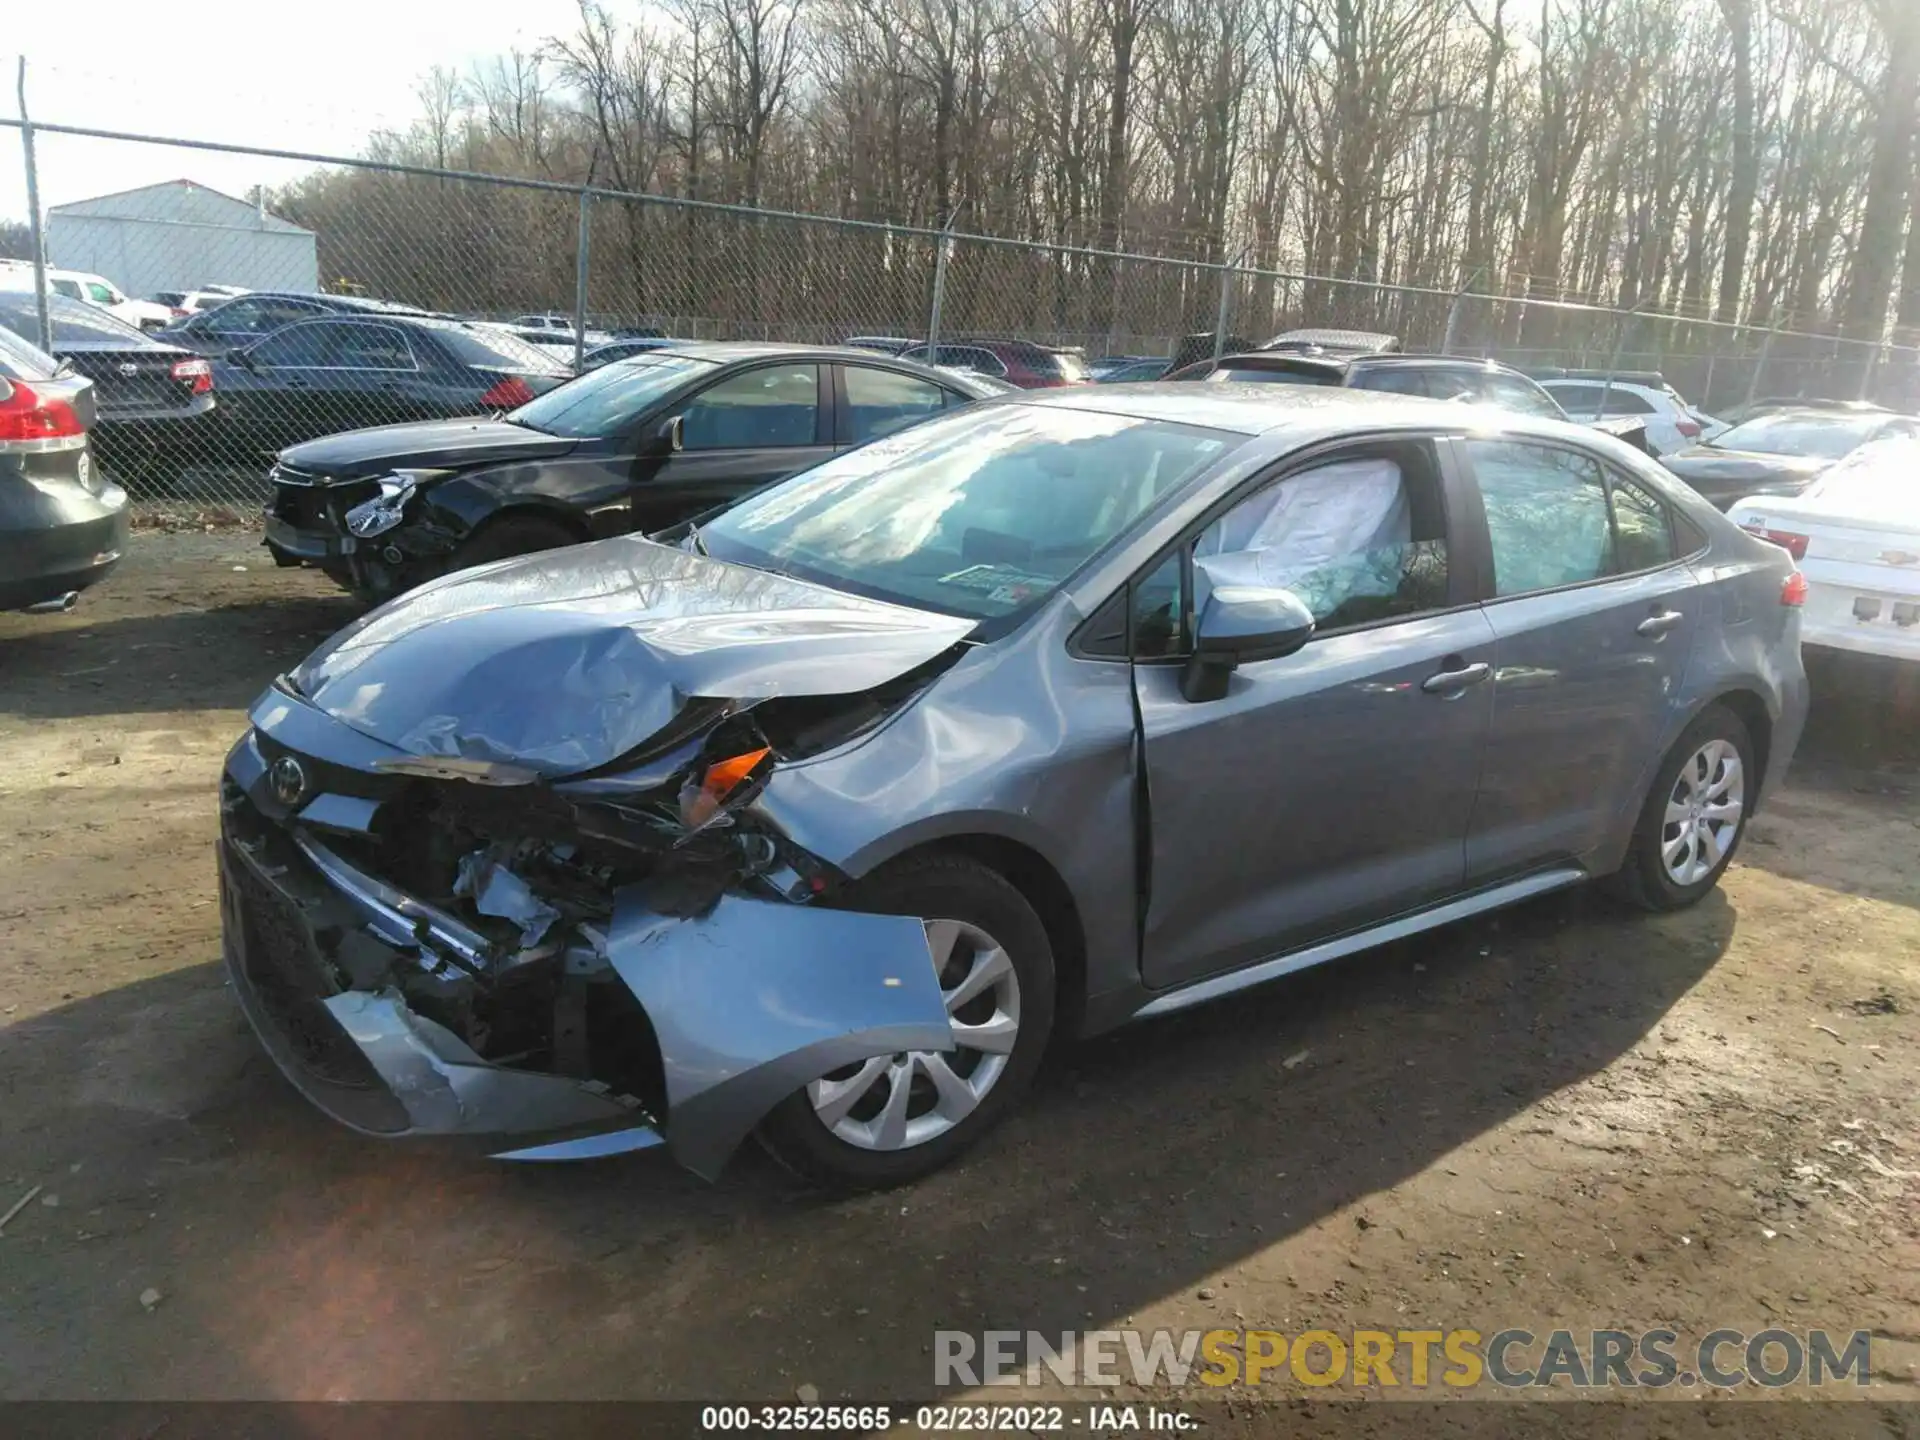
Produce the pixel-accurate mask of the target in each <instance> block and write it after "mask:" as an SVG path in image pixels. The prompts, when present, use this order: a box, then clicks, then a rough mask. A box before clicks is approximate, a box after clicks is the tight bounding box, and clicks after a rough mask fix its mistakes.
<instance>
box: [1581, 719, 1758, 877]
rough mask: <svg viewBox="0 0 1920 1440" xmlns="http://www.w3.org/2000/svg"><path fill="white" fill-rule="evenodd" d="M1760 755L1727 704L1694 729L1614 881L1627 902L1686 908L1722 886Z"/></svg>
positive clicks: (1649, 804) (1670, 757) (1657, 780)
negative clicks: (1755, 764)
mask: <svg viewBox="0 0 1920 1440" xmlns="http://www.w3.org/2000/svg"><path fill="white" fill-rule="evenodd" d="M1753 753H1754V752H1753V738H1752V737H1751V736H1750V735H1748V733H1747V727H1746V726H1745V725H1744V724H1742V723H1741V720H1740V717H1739V716H1738V715H1735V714H1734V713H1733V712H1732V711H1731V710H1729V709H1727V708H1726V707H1725V706H1724V705H1709V706H1708V707H1707V708H1706V709H1705V710H1703V711H1701V713H1700V714H1699V715H1698V716H1696V717H1695V718H1694V721H1693V723H1692V724H1691V725H1689V726H1687V728H1686V730H1685V731H1684V732H1683V733H1682V734H1681V736H1680V738H1679V740H1677V741H1675V742H1674V746H1673V749H1672V750H1671V751H1669V752H1668V754H1667V758H1666V759H1665V760H1664V761H1662V762H1661V765H1660V770H1659V773H1658V774H1657V775H1655V777H1654V781H1653V788H1652V789H1651V790H1650V791H1649V792H1648V793H1647V801H1646V804H1645V806H1644V807H1643V808H1642V809H1641V812H1640V821H1639V823H1638V824H1637V825H1636V826H1635V827H1634V832H1633V840H1632V842H1631V843H1630V844H1629V846H1628V848H1627V858H1626V862H1625V863H1624V864H1623V865H1622V866H1621V867H1620V871H1619V873H1618V874H1617V875H1616V876H1615V877H1614V881H1615V888H1616V889H1617V890H1618V891H1619V892H1620V894H1621V895H1622V896H1623V897H1624V898H1625V899H1626V900H1628V901H1629V902H1631V903H1632V904H1635V905H1638V906H1639V907H1640V908H1641V909H1643V910H1651V911H1656V912H1662V911H1670V910H1684V909H1685V908H1686V907H1687V906H1689V905H1693V904H1695V903H1697V902H1698V901H1699V900H1701V899H1702V898H1703V897H1705V895H1706V894H1707V892H1708V891H1709V890H1711V889H1713V887H1714V886H1715V885H1717V884H1719V883H1720V876H1721V875H1722V873H1724V872H1725V870H1726V868H1727V865H1728V863H1729V862H1731V861H1732V859H1733V855H1734V851H1735V850H1737V849H1738V848H1739V846H1740V837H1741V836H1742V835H1744V834H1745V833H1746V828H1747V808H1748V806H1749V805H1750V804H1751V802H1752V798H1753V795H1754V792H1755V790H1756V788H1757V787H1758V785H1759V782H1760V776H1759V773H1758V772H1757V771H1756V770H1755V768H1754V762H1753Z"/></svg>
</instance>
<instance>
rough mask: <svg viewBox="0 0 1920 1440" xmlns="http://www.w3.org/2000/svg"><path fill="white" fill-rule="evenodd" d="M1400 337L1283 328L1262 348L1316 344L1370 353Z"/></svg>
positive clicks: (1331, 348) (1329, 330)
mask: <svg viewBox="0 0 1920 1440" xmlns="http://www.w3.org/2000/svg"><path fill="white" fill-rule="evenodd" d="M1399 343H1400V337H1399V336H1397V335H1387V334H1384V333H1382V332H1381V331H1378V330H1333V329H1312V328H1310V329H1306V330H1283V331H1281V332H1280V334H1278V335H1276V336H1274V337H1273V338H1272V339H1271V340H1269V341H1267V344H1266V346H1265V347H1263V348H1272V347H1274V346H1280V345H1318V346H1320V347H1321V348H1323V349H1326V350H1348V351H1357V352H1360V353H1372V352H1374V351H1377V350H1380V349H1382V348H1383V347H1385V346H1388V345H1398V344H1399Z"/></svg>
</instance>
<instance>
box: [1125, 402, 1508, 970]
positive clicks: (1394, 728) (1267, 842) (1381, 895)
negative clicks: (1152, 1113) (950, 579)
mask: <svg viewBox="0 0 1920 1440" xmlns="http://www.w3.org/2000/svg"><path fill="white" fill-rule="evenodd" d="M1454 487H1455V482H1454V481H1452V480H1451V479H1450V478H1449V477H1447V476H1446V475H1445V474H1444V473H1443V471H1442V469H1441V467H1440V465H1439V464H1438V453H1437V450H1436V448H1435V446H1434V445H1433V443H1432V442H1430V441H1427V440H1416V441H1405V440H1399V441H1394V442H1391V443H1377V444H1370V445H1365V446H1359V447H1349V448H1343V449H1337V450H1334V451H1331V452H1327V453H1324V454H1321V455H1318V456H1316V457H1314V458H1313V459H1311V460H1310V461H1307V462H1305V463H1297V464H1294V465H1292V466H1291V467H1290V468H1289V470H1288V472H1287V473H1285V474H1284V475H1283V476H1280V477H1278V478H1276V479H1274V480H1272V481H1271V482H1269V483H1266V484H1263V485H1261V486H1260V487H1259V488H1258V489H1257V490H1256V491H1255V492H1254V493H1253V494H1251V495H1249V496H1248V497H1247V498H1245V499H1243V500H1240V501H1239V502H1238V503H1236V504H1234V505H1233V506H1232V507H1231V508H1230V509H1228V510H1227V511H1226V512H1225V513H1224V514H1222V515H1220V516H1219V517H1218V518H1216V519H1213V520H1212V521H1211V522H1210V523H1207V524H1206V525H1205V526H1204V528H1202V529H1201V530H1200V531H1199V533H1198V534H1197V536H1196V537H1195V539H1194V540H1192V541H1191V542H1190V543H1189V544H1187V545H1185V546H1183V547H1181V548H1180V549H1178V550H1176V552H1175V553H1174V554H1173V555H1171V556H1169V557H1168V558H1167V559H1165V560H1163V561H1162V562H1160V564H1159V565H1158V566H1157V567H1156V568H1154V569H1153V570H1152V572H1151V573H1150V574H1149V575H1148V576H1147V577H1146V578H1145V580H1144V581H1143V582H1142V583H1141V585H1140V586H1139V587H1138V591H1139V593H1138V594H1137V595H1136V598H1135V613H1136V617H1137V619H1136V623H1135V625H1134V626H1133V627H1132V629H1133V632H1134V635H1135V640H1136V643H1135V647H1134V648H1135V654H1136V657H1137V658H1136V663H1135V666H1134V674H1135V689H1136V695H1137V698H1138V704H1139V714H1140V726H1141V730H1142V735H1143V753H1144V765H1145V774H1146V782H1147V787H1146V788H1147V808H1148V811H1149V814H1150V821H1149V824H1150V829H1151V835H1150V838H1149V842H1148V844H1149V849H1150V855H1151V860H1150V866H1149V875H1148V877H1147V879H1146V891H1147V900H1146V912H1145V916H1144V926H1143V949H1142V970H1143V974H1144V976H1145V979H1146V981H1147V983H1148V984H1149V985H1151V986H1153V987H1154V988H1162V987H1167V986H1174V985H1179V984H1183V983H1186V982H1188V981H1191V980H1194V979H1196V978H1198V977H1200V976H1203V975H1207V974H1210V973H1215V972H1219V971H1224V970H1229V969H1234V968H1238V967H1239V966H1241V965H1245V964H1249V963H1253V962H1256V961H1259V960H1262V959H1265V958H1267V957H1269V956H1273V955H1276V954H1280V953H1283V952H1285V951H1288V950H1292V949H1296V948H1299V947H1301V946H1303V945H1307V944H1311V943H1312V942H1314V941H1316V940H1320V939H1324V938H1327V937H1330V936H1333V935H1336V934H1340V933H1343V932H1346V931H1350V930H1353V929H1357V928H1361V927H1364V926H1366V925H1368V924H1371V923H1374V922H1377V921H1380V920H1384V919H1386V918H1388V917H1389V916H1392V915H1395V914H1399V913H1403V912H1405V911H1409V910H1413V909H1417V908H1419V907H1421V906H1424V905H1427V904H1430V903H1432V902H1434V901H1437V900H1439V899H1441V898H1443V897H1445V896H1447V895H1450V894H1452V893H1453V892H1455V891H1457V890H1458V889H1459V888H1460V884H1461V877H1462V873H1463V871H1464V855H1463V851H1464V845H1465V840H1466V834H1467V825H1468V822H1469V820H1470V818H1471V816H1472V812H1473V799H1474V792H1475V787H1476V784H1477V780H1478V775H1479V768H1480V760H1481V751H1482V748H1483V747H1484V744H1485V742H1486V737H1487V730H1488V725H1489V720H1490V716H1491V705H1490V686H1489V685H1488V684H1487V683H1486V682H1487V681H1488V679H1489V678H1490V677H1491V675H1492V671H1493V666H1492V659H1493V632H1492V628H1491V627H1490V626H1489V625H1488V623H1487V620H1486V617H1485V616H1484V615H1483V614H1482V613H1481V611H1480V608H1479V607H1478V606H1477V605H1476V604H1475V603H1473V600H1474V597H1473V594H1472V592H1471V589H1470V581H1471V575H1470V574H1467V575H1464V576H1463V575H1462V574H1460V573H1458V572H1457V570H1456V567H1455V565H1454V560H1453V553H1454V551H1455V550H1456V549H1457V548H1458V547H1457V543H1456V541H1455V540H1454V538H1453V530H1454V527H1455V522H1454V520H1453V519H1452V517H1453V515H1454V512H1455V511H1456V509H1457V508H1458V504H1459V502H1458V500H1457V499H1456V497H1455V496H1454V495H1453V494H1452V491H1453V489H1454ZM1236 582H1239V583H1257V584H1280V585H1282V586H1284V587H1285V588H1289V589H1291V590H1293V592H1294V593H1295V594H1296V595H1298V596H1299V597H1300V598H1301V599H1302V600H1303V601H1304V602H1305V603H1306V604H1307V606H1308V608H1309V609H1310V610H1311V611H1312V612H1313V614H1314V617H1315V621H1316V625H1317V626H1318V627H1319V628H1318V630H1317V633H1316V634H1315V635H1314V637H1313V639H1312V640H1311V641H1309V643H1308V644H1307V645H1306V646H1305V647H1304V648H1303V649H1301V650H1299V651H1298V652H1296V653H1294V654H1292V655H1288V656H1285V657H1282V658H1279V659H1273V660H1264V661H1259V662H1256V663H1250V664H1242V665H1241V666H1240V667H1239V668H1238V669H1237V670H1236V671H1235V672H1234V674H1233V675H1232V677H1231V681H1230V684H1229V686H1228V690H1227V693H1226V695H1225V696H1224V697H1222V698H1220V699H1217V700H1206V701H1199V702H1196V701H1190V700H1188V699H1186V698H1184V695H1183V687H1182V684H1181V672H1182V668H1183V662H1182V661H1181V660H1180V659H1178V658H1177V657H1178V656H1179V654H1180V653H1181V652H1182V651H1183V650H1184V648H1185V643H1186V642H1185V641H1184V640H1182V639H1181V638H1180V637H1182V636H1184V635H1190V634H1191V631H1192V625H1193V617H1194V616H1195V615H1196V614H1198V613H1199V612H1200V609H1201V607H1202V606H1203V605H1204V603H1205V595H1206V592H1207V590H1208V589H1209V588H1210V587H1211V586H1213V585H1216V584H1229V583H1236ZM1167 646H1170V647H1171V649H1172V651H1173V655H1174V657H1175V658H1173V659H1171V660H1168V659H1162V658H1160V657H1159V656H1158V655H1157V654H1156V651H1157V650H1159V649H1161V648H1163V647H1167Z"/></svg>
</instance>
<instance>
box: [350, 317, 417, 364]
mask: <svg viewBox="0 0 1920 1440" xmlns="http://www.w3.org/2000/svg"><path fill="white" fill-rule="evenodd" d="M333 363H334V364H335V365H337V366H339V367H340V368H341V369H344V370H413V369H417V368H418V367H417V366H416V365H415V364H414V360H413V350H412V348H411V347H410V346H409V345H408V344H407V337H406V335H405V334H404V333H403V332H402V331H399V330H396V329H394V327H393V326H391V325H342V326H340V327H338V338H337V340H336V341H335V359H334V361H333Z"/></svg>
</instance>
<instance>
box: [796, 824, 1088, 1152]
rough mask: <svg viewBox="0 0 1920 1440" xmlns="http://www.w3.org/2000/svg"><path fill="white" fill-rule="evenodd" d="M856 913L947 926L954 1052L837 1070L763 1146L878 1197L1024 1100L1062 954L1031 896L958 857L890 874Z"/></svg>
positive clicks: (944, 945)
mask: <svg viewBox="0 0 1920 1440" xmlns="http://www.w3.org/2000/svg"><path fill="white" fill-rule="evenodd" d="M846 904H847V906H848V908H852V909H859V910H867V911H871V912H874V913H879V914H895V915H898V914H920V915H923V916H932V917H940V918H929V919H927V920H925V921H924V924H925V926H926V935H927V948H928V950H929V951H930V952H931V954H932V958H933V965H934V969H935V971H936V973H937V974H938V976H939V982H940V993H941V998H942V1000H943V1001H944V1003H945V1005H946V1011H947V1016H948V1021H949V1023H950V1024H951V1026H952V1027H953V1037H954V1047H955V1048H954V1049H952V1050H912V1051H901V1052H899V1053H896V1054H892V1055H876V1056H873V1057H871V1058H870V1059H867V1060H865V1061H862V1062H859V1063H857V1064H853V1065H846V1066H842V1067H841V1068H839V1069H837V1070H833V1071H830V1072H829V1073H827V1074H826V1075H823V1076H822V1077H821V1078H820V1079H818V1080H816V1081H814V1082H813V1083H812V1084H810V1085H808V1086H807V1087H806V1088H804V1089H803V1090H801V1091H799V1092H798V1093H797V1094H794V1095H792V1096H790V1097H789V1098H788V1099H787V1100H785V1101H783V1102H782V1103H781V1104H780V1105H779V1106H777V1107H776V1108H775V1109H774V1111H773V1113H772V1114H770V1115H769V1116H768V1117H767V1120H766V1122H765V1124H764V1125H763V1126H762V1127H761V1139H762V1141H763V1143H764V1144H765V1145H766V1147H767V1149H769V1150H770V1151H772V1153H773V1155H774V1157H775V1158H776V1159H778V1160H780V1161H781V1163H783V1164H784V1165H786V1166H787V1167H788V1168H789V1169H791V1170H793V1171H794V1172H795V1173H796V1174H798V1175H800V1176H801V1177H802V1178H804V1179H807V1180H810V1181H813V1182H815V1183H816V1184H820V1185H825V1186H829V1187H831V1188H834V1189H843V1190H867V1189H881V1188H885V1187H886V1186H889V1185H898V1184H903V1183H905V1182H906V1181H909V1180H915V1179H918V1178H919V1177H920V1176H922V1175H926V1174H928V1173H930V1172H932V1171H934V1170H937V1169H939V1168H940V1167H941V1166H942V1165H944V1164H946V1163H947V1162H948V1161H949V1160H951V1159H952V1158H953V1157H954V1156H956V1155H957V1154H959V1153H960V1151H961V1150H963V1149H965V1148H966V1147H967V1146H969V1145H971V1144H972V1143H973V1142H974V1141H975V1140H977V1139H978V1138H979V1137H980V1136H981V1135H983V1134H985V1133H986V1131H987V1130H988V1129H990V1128H991V1127H992V1126H993V1125H994V1124H995V1123H996V1122H997V1121H998V1120H999V1118H1000V1117H1001V1116H1002V1115H1004V1114H1005V1113H1006V1111H1007V1110H1008V1109H1010V1108H1011V1107H1012V1106H1013V1104H1014V1103H1015V1102H1016V1101H1017V1100H1018V1099H1019V1096H1020V1093H1021V1092H1022V1091H1023V1090H1025V1089H1026V1087H1027V1085H1028V1083H1029V1082H1030V1081H1031V1080H1032V1078H1033V1072H1034V1070H1035V1069H1036V1068H1037V1067H1038V1065H1039V1063H1040V1056H1041V1053H1042V1052H1043V1051H1044V1050H1045V1048H1046V1042H1047V1037H1048V1032H1049V1031H1050V1030H1051V1028H1052V1024H1053V1005H1054V994H1053V954H1052V950H1051V948H1050V946H1049V945H1048V943H1047V934H1046V928H1045V927H1044V926H1043V925H1042V924H1041V923H1040V918H1039V916H1037V915H1035V914H1034V912H1033V908H1032V907H1031V906H1030V905H1028V904H1027V902H1026V899H1025V897H1024V896H1022V895H1021V894H1020V892H1019V891H1018V890H1016V889H1015V888H1014V887H1013V886H1012V885H1011V884H1009V883H1008V882H1007V880H1005V879H1004V878H1003V877H1002V876H1000V875H999V874H997V873H996V872H995V871H993V870H990V869H988V868H987V867H986V866H984V865H981V864H979V863H978V862H976V861H973V860H969V859H964V858H962V857H958V856H935V857H925V858H921V859H917V860H909V861H907V862H905V863H904V864H902V865H900V866H898V867H894V868H891V869H889V870H886V871H882V872H880V873H878V874H876V875H874V876H872V877H870V878H869V879H868V880H867V881H866V882H863V883H862V884H861V885H859V886H856V887H855V888H854V890H853V892H852V893H851V894H850V895H849V896H848V898H847V901H846ZM946 917H951V918H946Z"/></svg>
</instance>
